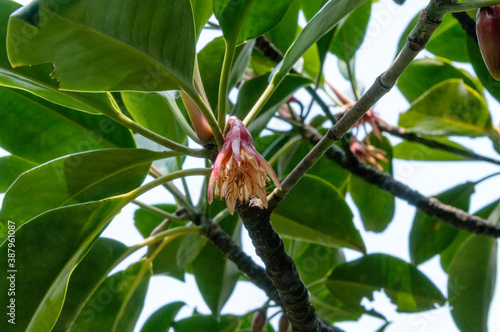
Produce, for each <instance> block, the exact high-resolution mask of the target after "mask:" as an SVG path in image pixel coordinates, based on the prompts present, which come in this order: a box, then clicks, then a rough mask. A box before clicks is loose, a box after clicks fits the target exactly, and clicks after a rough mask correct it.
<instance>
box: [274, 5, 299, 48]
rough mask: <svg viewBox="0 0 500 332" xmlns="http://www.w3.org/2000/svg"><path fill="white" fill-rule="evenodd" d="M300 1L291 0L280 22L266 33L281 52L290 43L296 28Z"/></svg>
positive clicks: (293, 38) (294, 35)
mask: <svg viewBox="0 0 500 332" xmlns="http://www.w3.org/2000/svg"><path fill="white" fill-rule="evenodd" d="M300 1H301V0H293V1H292V3H291V4H290V8H288V11H287V12H286V14H285V16H283V19H282V20H281V22H280V23H279V24H278V25H277V26H276V28H274V29H272V30H271V31H269V32H268V33H267V35H268V38H269V41H270V42H271V43H272V44H273V45H274V46H276V47H277V48H278V50H280V51H281V52H282V53H285V52H286V50H287V49H288V48H289V47H290V45H292V43H293V41H294V40H295V37H296V33H297V30H298V25H297V22H298V19H299V11H300Z"/></svg>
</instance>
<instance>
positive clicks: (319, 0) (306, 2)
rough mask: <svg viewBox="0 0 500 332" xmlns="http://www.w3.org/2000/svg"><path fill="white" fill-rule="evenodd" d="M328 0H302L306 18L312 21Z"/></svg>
mask: <svg viewBox="0 0 500 332" xmlns="http://www.w3.org/2000/svg"><path fill="white" fill-rule="evenodd" d="M327 1H328V0H301V4H302V12H303V13H304V16H305V18H306V20H307V21H310V20H311V18H313V16H314V15H316V13H317V12H318V11H319V10H320V9H321V7H323V5H324V4H325V3H326V2H327Z"/></svg>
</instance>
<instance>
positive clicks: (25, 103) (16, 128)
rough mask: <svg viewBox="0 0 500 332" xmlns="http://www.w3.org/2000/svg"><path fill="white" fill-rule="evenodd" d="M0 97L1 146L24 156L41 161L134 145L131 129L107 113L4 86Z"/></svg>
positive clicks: (0, 90)
mask: <svg viewBox="0 0 500 332" xmlns="http://www.w3.org/2000/svg"><path fill="white" fill-rule="evenodd" d="M0 100H2V104H0V118H1V119H2V121H0V146H1V147H2V148H3V149H5V150H7V151H9V152H10V153H11V154H12V155H14V156H17V157H19V158H21V159H24V160H27V161H30V162H34V163H37V164H41V163H44V162H46V161H49V160H52V159H55V158H58V157H60V156H65V155H68V154H71V153H76V152H81V151H89V150H96V149H109V148H118V147H120V148H133V147H135V142H134V139H133V137H132V134H131V133H130V130H128V129H126V128H124V127H122V126H121V125H118V124H117V123H116V122H114V121H112V120H110V119H108V118H106V117H105V116H102V115H93V114H87V113H83V112H78V111H75V110H72V109H69V108H65V107H62V106H59V105H56V104H52V103H49V102H47V101H45V100H43V99H41V98H38V97H36V96H34V95H32V94H29V93H26V92H24V91H21V90H15V89H10V88H4V87H0ZM20 133H22V134H20Z"/></svg>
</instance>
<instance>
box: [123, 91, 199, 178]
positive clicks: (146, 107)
mask: <svg viewBox="0 0 500 332" xmlns="http://www.w3.org/2000/svg"><path fill="white" fill-rule="evenodd" d="M121 96H122V99H123V103H124V104H125V106H126V107H127V110H128V112H129V113H130V115H131V116H132V118H133V119H134V120H135V122H137V123H138V124H140V125H141V126H143V127H145V128H147V129H149V130H152V131H154V132H155V133H157V134H158V135H161V136H163V137H166V138H168V139H170V140H172V141H174V142H177V143H180V144H184V145H187V142H188V140H187V134H186V132H185V131H184V130H183V128H182V127H181V125H180V123H179V120H180V121H184V125H185V126H188V127H189V124H188V123H187V121H186V120H185V118H184V117H183V115H182V113H181V110H180V109H179V108H178V107H177V104H176V103H175V100H174V99H173V97H172V96H168V95H164V94H152V93H135V92H122V94H121ZM189 128H191V127H189ZM193 133H194V132H193ZM194 135H196V134H194ZM195 137H196V136H195ZM136 141H137V145H138V146H142V147H145V148H148V149H150V150H154V151H164V150H165V147H164V146H162V145H160V144H158V143H156V142H153V141H151V140H148V139H147V138H145V137H141V136H139V137H136ZM184 160H185V157H178V158H169V159H166V160H159V161H155V162H154V163H153V164H154V165H155V166H156V167H158V169H159V170H160V172H162V173H164V174H166V173H171V172H175V171H178V170H179V169H180V167H181V166H182V164H183V162H184Z"/></svg>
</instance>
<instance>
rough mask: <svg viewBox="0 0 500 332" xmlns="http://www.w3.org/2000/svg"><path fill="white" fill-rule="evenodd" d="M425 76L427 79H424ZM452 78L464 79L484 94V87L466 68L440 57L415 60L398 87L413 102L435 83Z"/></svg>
mask: <svg viewBox="0 0 500 332" xmlns="http://www.w3.org/2000/svg"><path fill="white" fill-rule="evenodd" d="M423 77H425V79H422V78H423ZM451 78H456V79H461V80H463V81H464V83H465V84H467V85H468V86H470V87H471V88H473V89H474V90H476V91H477V92H478V93H479V94H482V90H483V89H482V87H481V86H480V84H477V83H476V81H477V80H476V79H474V78H473V77H472V76H471V75H470V74H469V73H467V72H466V71H465V70H463V69H459V68H457V67H455V66H453V65H452V64H451V62H450V61H448V60H446V59H440V58H425V59H417V60H414V61H413V62H412V63H411V64H410V66H409V67H408V68H407V69H406V70H405V71H404V73H403V74H402V75H401V77H400V78H399V79H398V82H397V87H398V89H399V91H401V93H402V94H403V96H405V98H406V99H407V100H408V102H410V103H411V102H413V101H414V100H415V99H417V98H418V97H420V96H421V95H423V94H424V92H426V91H427V90H429V89H430V88H432V87H433V86H434V85H436V84H438V83H441V82H443V81H445V80H448V79H451Z"/></svg>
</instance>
